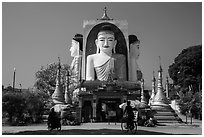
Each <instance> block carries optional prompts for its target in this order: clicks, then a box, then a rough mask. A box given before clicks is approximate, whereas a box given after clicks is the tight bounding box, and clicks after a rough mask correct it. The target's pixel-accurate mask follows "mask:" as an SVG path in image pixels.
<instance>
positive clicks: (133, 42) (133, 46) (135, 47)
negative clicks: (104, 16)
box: [128, 35, 143, 82]
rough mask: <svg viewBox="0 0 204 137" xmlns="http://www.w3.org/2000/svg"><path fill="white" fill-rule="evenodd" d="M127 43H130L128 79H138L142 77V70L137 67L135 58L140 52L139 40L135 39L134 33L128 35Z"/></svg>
mask: <svg viewBox="0 0 204 137" xmlns="http://www.w3.org/2000/svg"><path fill="white" fill-rule="evenodd" d="M128 39H129V45H130V69H129V70H130V78H129V80H130V81H132V82H136V81H138V80H139V81H140V80H141V79H142V77H143V76H142V72H141V70H140V68H139V65H138V63H137V60H138V59H139V56H140V52H139V46H140V41H139V40H138V39H137V36H135V35H129V36H128Z"/></svg>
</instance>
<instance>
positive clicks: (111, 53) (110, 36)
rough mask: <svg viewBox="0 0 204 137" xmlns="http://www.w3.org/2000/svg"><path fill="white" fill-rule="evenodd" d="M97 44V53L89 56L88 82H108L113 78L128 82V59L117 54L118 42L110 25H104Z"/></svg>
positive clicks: (96, 41) (87, 67)
mask: <svg viewBox="0 0 204 137" xmlns="http://www.w3.org/2000/svg"><path fill="white" fill-rule="evenodd" d="M95 44H96V47H97V51H96V53H95V54H91V55H88V56H87V63H86V80H87V81H93V80H99V81H107V80H108V79H109V78H110V77H111V78H112V79H113V80H118V81H126V80H127V70H126V69H127V67H126V58H125V55H123V54H117V53H115V47H116V44H117V40H116V38H115V33H114V30H113V28H112V27H111V26H110V25H103V26H102V27H101V28H100V29H99V32H98V34H97V38H96V40H95Z"/></svg>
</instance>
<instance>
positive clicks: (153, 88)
mask: <svg viewBox="0 0 204 137" xmlns="http://www.w3.org/2000/svg"><path fill="white" fill-rule="evenodd" d="M155 84H156V78H155V75H154V71H153V76H152V94H151V97H150V99H149V105H151V103H152V101H153V99H154V96H155V94H156V90H155V87H156V86H155Z"/></svg>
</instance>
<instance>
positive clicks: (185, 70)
mask: <svg viewBox="0 0 204 137" xmlns="http://www.w3.org/2000/svg"><path fill="white" fill-rule="evenodd" d="M168 71H169V76H170V78H171V79H172V80H173V82H174V84H175V85H179V86H180V87H184V88H186V87H188V88H191V89H192V91H193V92H198V91H200V90H201V85H202V83H201V82H202V47H201V45H197V46H192V47H189V48H187V49H184V50H183V51H182V52H181V53H180V54H179V55H178V56H177V57H176V58H175V60H174V63H173V64H172V65H170V66H169V70H168Z"/></svg>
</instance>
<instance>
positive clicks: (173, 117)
mask: <svg viewBox="0 0 204 137" xmlns="http://www.w3.org/2000/svg"><path fill="white" fill-rule="evenodd" d="M153 110H155V111H156V113H155V114H154V118H156V119H157V122H158V123H181V122H182V119H181V118H179V116H178V115H177V113H176V112H175V111H174V110H173V109H172V108H171V107H168V106H159V107H156V108H155V107H154V108H153Z"/></svg>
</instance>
